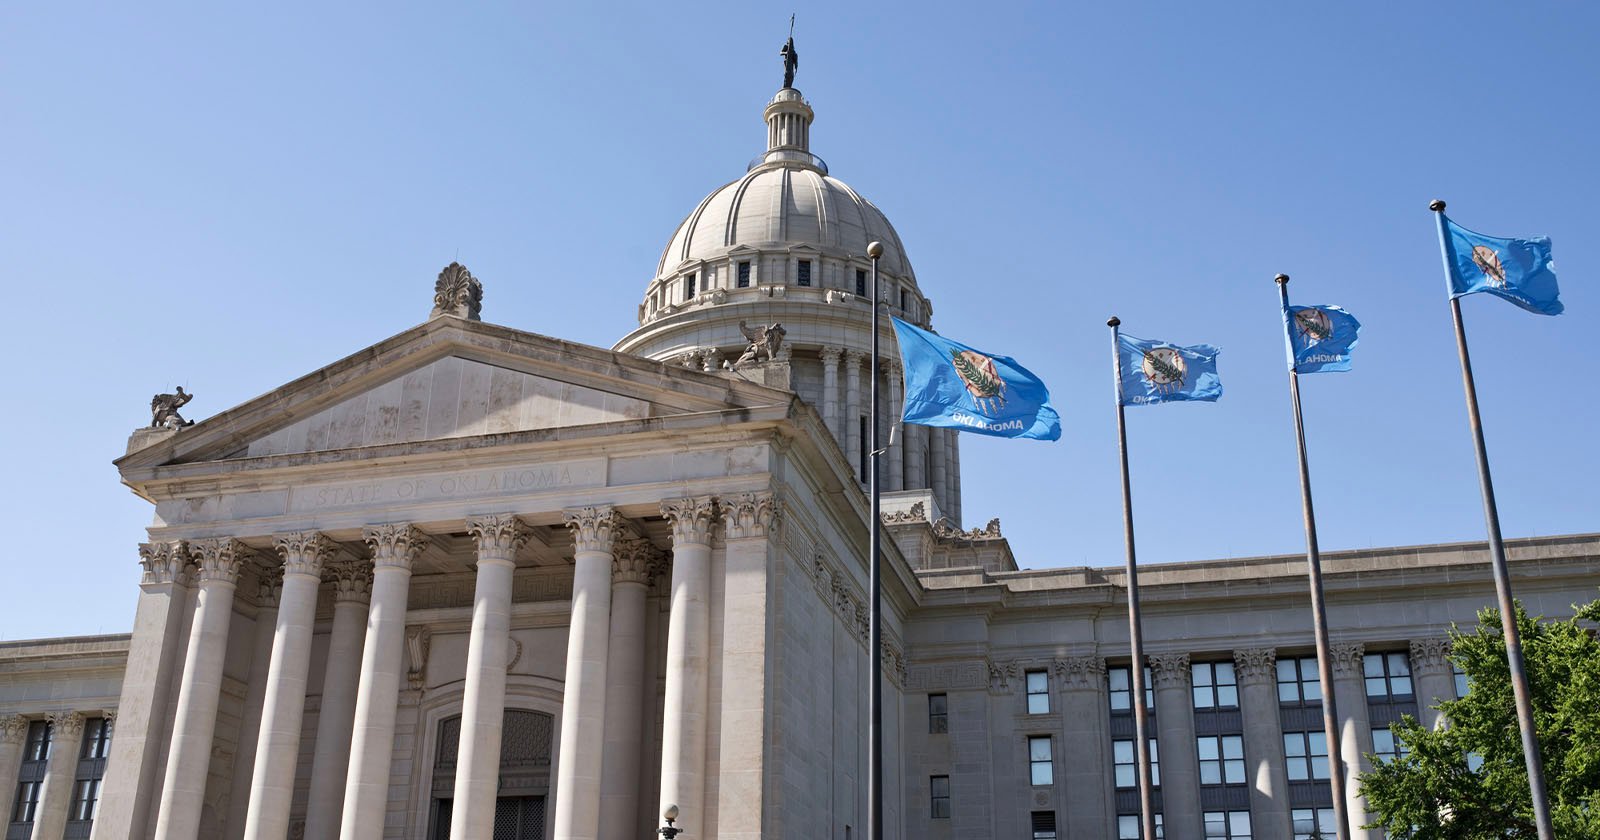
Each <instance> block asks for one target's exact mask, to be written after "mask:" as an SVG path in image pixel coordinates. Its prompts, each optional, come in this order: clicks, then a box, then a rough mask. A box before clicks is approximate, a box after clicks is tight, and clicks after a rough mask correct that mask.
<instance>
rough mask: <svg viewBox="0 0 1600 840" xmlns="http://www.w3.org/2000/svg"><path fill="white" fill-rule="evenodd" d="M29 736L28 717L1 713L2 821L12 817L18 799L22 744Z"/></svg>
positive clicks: (0, 780)
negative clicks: (12, 809)
mask: <svg viewBox="0 0 1600 840" xmlns="http://www.w3.org/2000/svg"><path fill="white" fill-rule="evenodd" d="M27 737H28V719H27V718H25V717H23V716H22V715H0V822H3V821H5V820H9V819H11V811H10V809H11V807H12V805H13V803H14V802H15V801H16V799H15V797H16V795H17V776H18V775H19V774H20V773H21V771H22V745H23V742H24V741H25V740H26V739H27Z"/></svg>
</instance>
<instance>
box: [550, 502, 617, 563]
mask: <svg viewBox="0 0 1600 840" xmlns="http://www.w3.org/2000/svg"><path fill="white" fill-rule="evenodd" d="M561 518H562V519H563V520H565V521H566V523H567V527H568V528H570V529H572V547H573V548H574V549H576V550H578V551H584V552H588V551H598V552H600V553H601V554H610V553H611V547H612V545H613V544H615V542H616V540H617V537H618V536H620V535H621V534H623V533H625V532H626V530H627V523H626V522H624V521H623V519H622V517H620V516H618V515H617V512H616V511H615V510H613V509H612V508H611V506H610V505H601V506H598V507H583V508H573V509H571V510H564V511H562V512H561Z"/></svg>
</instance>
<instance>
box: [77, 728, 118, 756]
mask: <svg viewBox="0 0 1600 840" xmlns="http://www.w3.org/2000/svg"><path fill="white" fill-rule="evenodd" d="M110 755H111V721H109V720H106V719H105V718H91V719H90V720H89V721H88V722H87V723H86V724H84V732H83V751H82V753H81V754H79V756H78V757H79V758H107V757H109V756H110Z"/></svg>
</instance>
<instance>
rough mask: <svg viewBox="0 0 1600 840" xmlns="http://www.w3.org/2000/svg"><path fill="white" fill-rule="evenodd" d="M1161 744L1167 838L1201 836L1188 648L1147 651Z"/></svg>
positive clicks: (1179, 839)
mask: <svg viewBox="0 0 1600 840" xmlns="http://www.w3.org/2000/svg"><path fill="white" fill-rule="evenodd" d="M1150 673H1151V676H1153V677H1154V678H1155V684H1156V729H1157V732H1158V733H1159V734H1157V736H1156V738H1157V741H1158V742H1159V743H1160V745H1161V813H1162V817H1163V822H1164V823H1165V826H1166V836H1167V838H1168V840H1200V838H1201V837H1203V836H1204V834H1203V826H1202V825H1201V821H1200V776H1199V772H1200V764H1199V759H1198V758H1197V757H1196V755H1195V743H1194V698H1193V695H1192V694H1191V692H1190V686H1191V682H1192V680H1193V674H1192V673H1191V672H1190V670H1189V654H1187V653H1158V654H1154V655H1152V656H1151V657H1150Z"/></svg>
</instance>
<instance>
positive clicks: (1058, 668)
mask: <svg viewBox="0 0 1600 840" xmlns="http://www.w3.org/2000/svg"><path fill="white" fill-rule="evenodd" d="M1054 665H1055V672H1056V678H1057V679H1059V680H1060V681H1061V688H1062V690H1063V691H1106V661H1105V660H1104V659H1101V658H1100V657H1098V656H1069V657H1066V658H1064V659H1057V660H1056V661H1055V663H1054Z"/></svg>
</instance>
